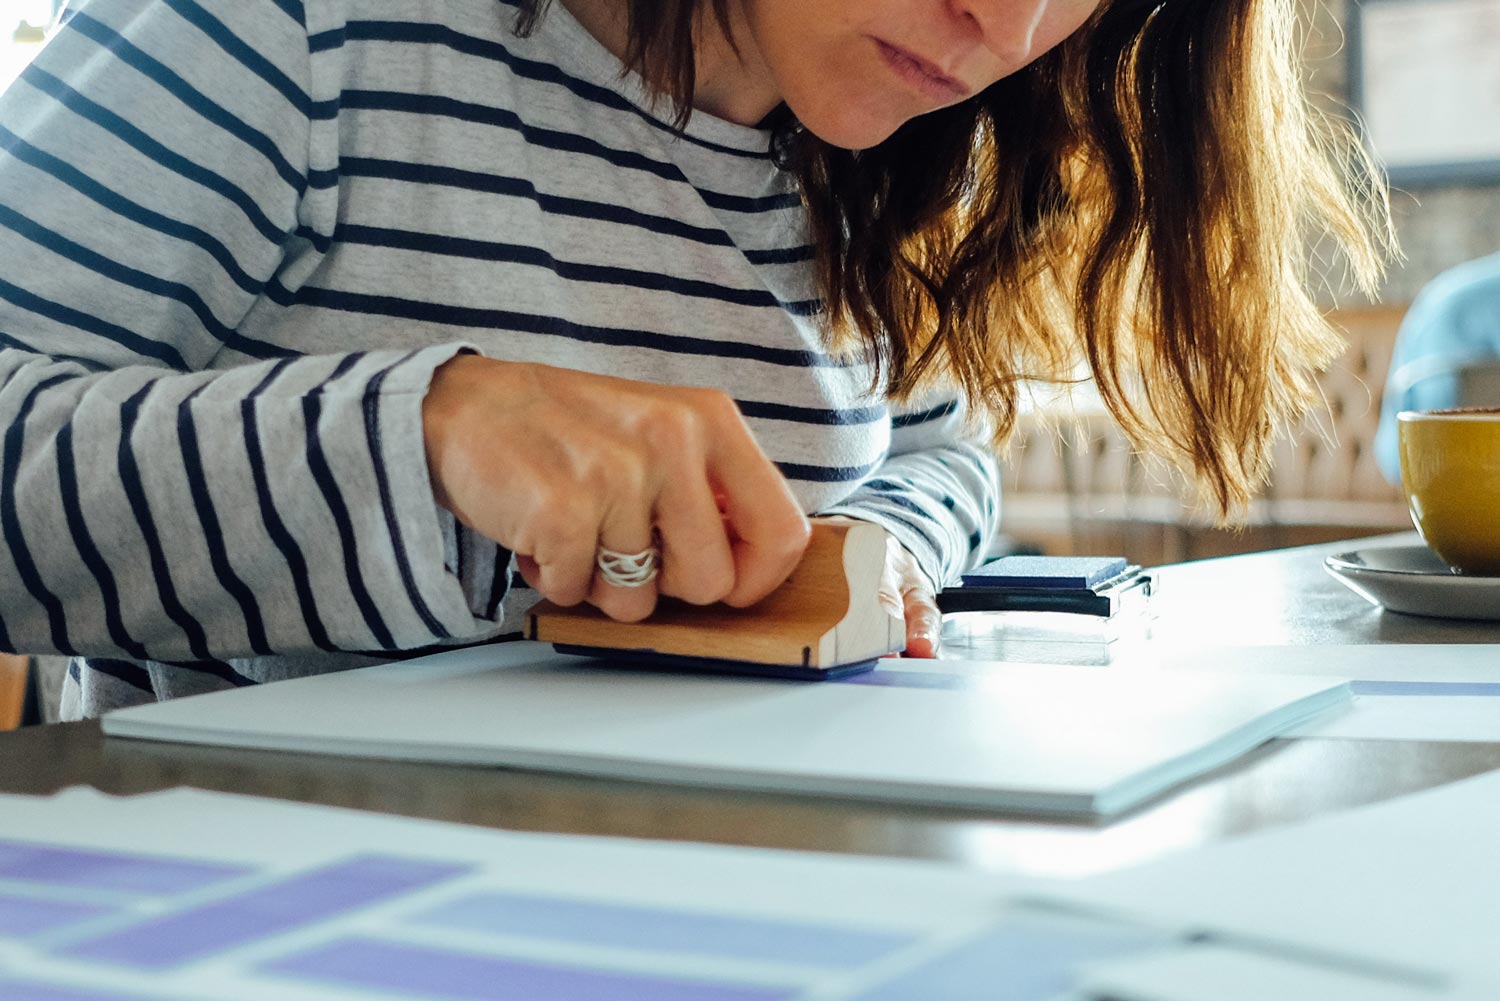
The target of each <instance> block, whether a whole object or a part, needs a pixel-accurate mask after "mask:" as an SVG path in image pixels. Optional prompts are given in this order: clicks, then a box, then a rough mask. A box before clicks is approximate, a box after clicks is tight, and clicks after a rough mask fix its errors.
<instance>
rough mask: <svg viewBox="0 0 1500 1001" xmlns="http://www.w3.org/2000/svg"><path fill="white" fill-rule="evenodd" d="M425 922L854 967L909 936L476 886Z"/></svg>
mask: <svg viewBox="0 0 1500 1001" xmlns="http://www.w3.org/2000/svg"><path fill="white" fill-rule="evenodd" d="M416 920H417V921H419V922H421V923H423V924H430V925H436V926H438V927H442V928H450V929H456V930H462V931H467V932H487V933H490V934H495V935H519V936H525V937H528V938H540V939H548V940H552V941H560V942H574V943H579V944H584V945H595V946H605V947H608V948H616V949H636V950H647V951H651V952H666V953H675V954H678V955H693V956H717V957H723V958H726V959H744V960H758V961H769V962H779V963H798V964H803V965H807V966H821V967H834V968H841V967H855V966H862V965H864V964H865V963H869V962H873V961H874V960H877V959H881V958H883V957H885V956H888V955H890V954H891V953H892V952H894V951H896V950H897V949H900V948H903V947H904V946H907V945H910V944H911V942H912V941H913V936H911V935H904V934H896V933H891V932H874V931H862V930H858V929H851V928H844V927H839V926H835V925H825V924H813V923H810V922H803V921H771V920H767V919H763V918H749V917H732V916H725V915H718V914H704V913H701V912H695V911H682V910H667V909H665V908H657V907H639V906H631V905H625V904H607V903H601V902H596V901H587V900H566V899H563V898H559V897H538V896H528V895H526V894H513V893H482V894H475V895H473V896H467V897H463V898H460V899H457V900H452V901H448V902H445V903H443V904H440V905H438V906H437V907H434V908H432V909H431V910H428V911H424V912H423V913H421V914H419V915H417V917H416Z"/></svg>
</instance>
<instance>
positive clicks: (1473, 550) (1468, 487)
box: [1396, 407, 1500, 576]
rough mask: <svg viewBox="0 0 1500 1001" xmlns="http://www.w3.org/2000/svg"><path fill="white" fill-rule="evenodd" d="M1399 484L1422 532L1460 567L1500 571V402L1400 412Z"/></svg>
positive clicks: (1489, 573) (1447, 559)
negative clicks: (1498, 403) (1497, 405)
mask: <svg viewBox="0 0 1500 1001" xmlns="http://www.w3.org/2000/svg"><path fill="white" fill-rule="evenodd" d="M1396 421H1397V438H1398V442H1399V446H1400V451H1401V486H1402V489H1404V490H1405V491H1406V503H1407V507H1409V508H1410V509H1411V519H1412V521H1413V522H1414V523H1415V524H1416V526H1417V531H1418V532H1420V533H1421V535H1422V539H1423V541H1424V542H1426V543H1427V545H1428V546H1430V547H1431V548H1432V551H1433V552H1435V553H1437V554H1438V556H1440V557H1441V558H1442V559H1443V561H1444V562H1445V563H1447V564H1448V565H1449V566H1451V567H1453V569H1455V570H1457V571H1458V572H1459V573H1463V574H1475V575H1480V576H1500V407H1464V408H1460V409H1457V410H1408V411H1403V412H1402V413H1400V414H1398V415H1397V417H1396Z"/></svg>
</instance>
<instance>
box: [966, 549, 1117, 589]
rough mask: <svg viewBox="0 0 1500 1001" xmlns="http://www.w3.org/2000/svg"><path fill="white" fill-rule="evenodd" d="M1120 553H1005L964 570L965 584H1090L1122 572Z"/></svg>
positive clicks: (1072, 586)
mask: <svg viewBox="0 0 1500 1001" xmlns="http://www.w3.org/2000/svg"><path fill="white" fill-rule="evenodd" d="M1127 566H1129V563H1128V562H1127V561H1126V559H1125V557H1123V556H1004V557H1001V558H1000V559H998V560H992V561H990V562H989V563H986V564H985V565H984V566H982V567H978V568H977V569H975V570H972V571H970V572H969V573H966V574H964V576H963V581H964V586H965V587H1043V588H1075V589H1076V588H1090V587H1093V586H1094V585H1095V584H1102V583H1103V582H1104V581H1107V580H1109V579H1111V578H1113V577H1118V576H1120V574H1122V573H1124V572H1125V569H1126V567H1127Z"/></svg>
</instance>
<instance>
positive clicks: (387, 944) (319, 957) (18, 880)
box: [0, 790, 1478, 1001]
mask: <svg viewBox="0 0 1500 1001" xmlns="http://www.w3.org/2000/svg"><path fill="white" fill-rule="evenodd" d="M1053 885H1056V884H1051V883H1045V882H1042V881H1037V880H1018V879H997V878H994V877H985V878H975V876H974V875H973V874H972V873H968V872H964V871H962V870H959V869H956V868H950V867H945V866H938V865H933V864H929V863H912V862H897V861H891V860H869V859H850V858H840V857H837V856H831V855H812V854H801V853H792V852H771V851H762V850H753V849H743V848H726V847H709V846H699V845H685V844H680V843H671V844H667V843H655V842H640V841H623V840H615V839H604V838H587V837H576V836H565V835H562V836H560V835H547V834H516V833H510V832H501V831H488V830H481V829H476V828H465V827H460V826H457V825H450V824H440V823H434V822H430V821H422V820H412V819H406V818H395V817H385V816H380V815H375V814H369V813H363V812H357V811H350V810H341V809H333V808H328V807H319V806H308V805H303V804H290V803H279V802H274V801H269V800H257V799H250V798H246V797H238V796H229V795H225V794H221V793H210V792H200V791H196V790H173V791H170V792H164V793H154V794H150V795H146V796H138V797H130V798H115V797H108V796H103V795H101V794H99V793H96V792H94V791H92V790H69V791H67V792H65V793H63V794H60V795H58V796H56V797H52V798H49V799H41V798H29V797H16V796H0V997H3V998H4V999H5V1001H252V999H253V1001H265V999H268V998H274V999H276V1001H389V999H391V998H395V997H401V998H406V999H409V1001H542V999H545V1001H642V999H646V998H649V999H651V1001H975V999H985V1001H989V999H992V998H1004V999H1005V1001H1093V999H1096V998H1097V997H1098V996H1099V990H1102V989H1103V987H1104V986H1105V985H1113V986H1114V987H1119V986H1121V985H1135V986H1137V987H1139V986H1141V985H1142V984H1147V985H1149V984H1155V985H1156V986H1157V987H1162V986H1163V985H1167V986H1168V987H1170V988H1171V990H1170V991H1169V992H1167V993H1153V994H1142V995H1140V999H1141V1001H1233V998H1232V997H1231V995H1229V994H1226V993H1225V992H1224V990H1223V989H1222V988H1225V987H1227V986H1233V985H1231V984H1228V983H1226V981H1225V978H1226V977H1227V976H1231V975H1232V979H1233V980H1234V982H1235V984H1238V985H1240V986H1244V985H1249V984H1259V985H1263V986H1274V987H1275V988H1276V989H1275V990H1274V991H1270V992H1268V993H1262V994H1261V995H1259V996H1256V995H1250V994H1244V995H1243V996H1245V997H1246V998H1250V997H1255V998H1256V1001H1262V999H1269V998H1275V999H1276V1001H1298V999H1301V998H1314V997H1316V998H1318V1001H1340V998H1339V995H1338V994H1337V993H1330V992H1329V990H1330V989H1331V987H1333V986H1335V985H1338V986H1343V985H1347V984H1353V983H1358V982H1360V981H1361V980H1366V982H1368V981H1367V978H1364V977H1362V975H1361V974H1359V973H1358V972H1357V971H1351V970H1350V969H1347V968H1344V969H1334V968H1329V967H1325V966H1319V965H1316V964H1306V963H1301V962H1298V961H1296V960H1295V959H1291V958H1287V957H1283V956H1278V955H1275V954H1256V953H1250V952H1245V951H1243V950H1235V949H1233V948H1230V947H1220V948H1216V949H1205V947H1203V946H1202V945H1200V944H1196V943H1186V942H1184V941H1182V938H1181V935H1180V933H1179V932H1178V931H1177V930H1176V929H1174V928H1172V927H1171V926H1165V925H1153V924H1150V923H1136V922H1122V921H1118V920H1114V919H1108V918H1104V919H1101V918H1098V917H1093V916H1089V915H1081V914H1069V913H1066V912H1062V911H1059V910H1057V909H1055V908H1051V909H1049V908H1045V907H1042V908H1038V907H1035V906H1028V905H1027V904H1026V903H1025V900H1026V899H1035V898H1038V897H1040V896H1043V895H1045V893H1046V892H1047V890H1048V888H1049V887H1051V886H1053ZM1209 960H1211V961H1209ZM1089 985H1092V986H1089ZM1200 987H1201V988H1204V990H1203V991H1201V992H1200V991H1198V990H1197V988H1200ZM1096 988H1097V989H1096ZM1319 991H1323V993H1321V994H1320V993H1319ZM1242 994H1243V992H1242ZM1121 996H1126V997H1134V996H1135V995H1128V994H1126V995H1118V994H1117V995H1112V997H1116V998H1117V997H1121ZM1356 996H1358V995H1350V997H1356ZM1360 1001H1478V999H1477V998H1475V999H1470V998H1464V997H1460V996H1459V995H1457V994H1453V993H1449V992H1445V991H1428V992H1422V993H1415V992H1407V993H1399V992H1391V991H1380V990H1376V991H1373V992H1371V993H1368V994H1366V995H1364V996H1363V997H1360Z"/></svg>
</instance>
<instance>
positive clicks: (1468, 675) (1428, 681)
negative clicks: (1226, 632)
mask: <svg viewBox="0 0 1500 1001" xmlns="http://www.w3.org/2000/svg"><path fill="white" fill-rule="evenodd" d="M1163 664H1164V666H1167V667H1181V668H1184V669H1188V670H1199V671H1235V672H1243V673H1252V674H1297V675H1328V676H1333V677H1340V678H1349V679H1350V680H1351V682H1352V687H1353V689H1354V705H1353V706H1352V707H1351V708H1350V709H1348V710H1346V711H1343V712H1340V713H1331V714H1328V715H1326V716H1324V717H1322V718H1320V719H1317V720H1312V721H1309V722H1308V723H1306V724H1304V725H1302V726H1300V727H1298V728H1296V730H1295V731H1293V732H1294V733H1295V735H1296V736H1299V737H1341V738H1345V739H1355V740H1438V741H1442V740H1451V741H1469V742H1480V743H1496V742H1500V645H1496V644H1476V643H1467V644H1457V643H1428V644H1418V643H1386V644H1373V645H1368V644H1367V645H1359V646H1354V645H1349V646H1301V647H1240V648H1233V649H1231V648H1213V649H1205V650H1200V651H1191V650H1184V651H1171V652H1168V653H1167V654H1165V655H1164V656H1163ZM1377 682H1386V683H1390V682H1394V683H1395V684H1374V683H1377ZM1445 692H1448V693H1452V694H1444V693H1445Z"/></svg>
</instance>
